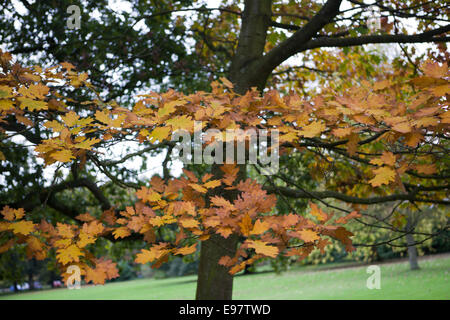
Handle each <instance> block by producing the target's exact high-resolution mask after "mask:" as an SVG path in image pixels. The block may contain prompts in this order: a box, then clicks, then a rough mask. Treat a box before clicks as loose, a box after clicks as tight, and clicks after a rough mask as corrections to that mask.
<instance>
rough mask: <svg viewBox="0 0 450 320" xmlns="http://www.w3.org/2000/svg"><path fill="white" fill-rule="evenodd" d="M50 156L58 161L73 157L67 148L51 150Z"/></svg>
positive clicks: (67, 160)
mask: <svg viewBox="0 0 450 320" xmlns="http://www.w3.org/2000/svg"><path fill="white" fill-rule="evenodd" d="M51 157H52V158H53V159H55V160H57V161H60V162H70V161H72V159H75V157H74V156H73V154H72V151H70V150H67V149H64V150H59V151H56V152H53V153H52V154H51Z"/></svg>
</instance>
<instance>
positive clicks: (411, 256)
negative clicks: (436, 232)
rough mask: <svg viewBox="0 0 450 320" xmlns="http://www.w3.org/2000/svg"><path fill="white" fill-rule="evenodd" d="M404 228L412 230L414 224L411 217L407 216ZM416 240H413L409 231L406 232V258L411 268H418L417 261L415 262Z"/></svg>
mask: <svg viewBox="0 0 450 320" xmlns="http://www.w3.org/2000/svg"><path fill="white" fill-rule="evenodd" d="M406 229H407V230H408V232H412V231H414V224H413V223H412V221H411V219H410V218H408V220H407V223H406ZM415 243H416V241H415V240H414V236H413V235H412V234H411V233H407V234H406V244H407V245H408V258H409V266H410V268H411V270H418V269H420V268H419V263H418V262H417V248H416V245H415Z"/></svg>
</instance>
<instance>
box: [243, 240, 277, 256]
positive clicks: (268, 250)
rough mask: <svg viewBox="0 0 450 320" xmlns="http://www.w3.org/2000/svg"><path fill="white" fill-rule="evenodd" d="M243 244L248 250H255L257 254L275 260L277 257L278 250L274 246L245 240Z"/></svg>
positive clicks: (258, 241)
mask: <svg viewBox="0 0 450 320" xmlns="http://www.w3.org/2000/svg"><path fill="white" fill-rule="evenodd" d="M245 243H246V244H247V245H248V247H249V248H253V249H255V252H256V253H257V254H262V255H264V256H267V257H272V258H275V257H276V256H277V255H278V252H279V250H278V248H277V247H274V246H269V245H267V242H264V241H260V240H247V241H245Z"/></svg>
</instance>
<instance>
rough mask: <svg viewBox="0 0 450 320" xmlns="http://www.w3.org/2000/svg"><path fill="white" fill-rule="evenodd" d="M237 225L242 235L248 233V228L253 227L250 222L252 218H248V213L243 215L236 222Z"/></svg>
mask: <svg viewBox="0 0 450 320" xmlns="http://www.w3.org/2000/svg"><path fill="white" fill-rule="evenodd" d="M238 226H239V227H240V229H241V232H242V234H243V235H244V236H248V235H249V233H250V230H252V228H253V224H252V219H251V218H250V216H249V215H248V213H247V214H245V215H244V217H243V218H242V220H241V221H240V222H239V223H238Z"/></svg>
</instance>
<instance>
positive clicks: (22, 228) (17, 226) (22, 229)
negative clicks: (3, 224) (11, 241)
mask: <svg viewBox="0 0 450 320" xmlns="http://www.w3.org/2000/svg"><path fill="white" fill-rule="evenodd" d="M35 226H36V225H35V224H34V223H33V222H31V221H24V220H21V221H18V222H16V223H11V224H10V226H9V229H10V230H12V231H13V232H14V233H15V234H23V235H24V236H26V235H27V234H30V233H31V232H33V231H34V228H35Z"/></svg>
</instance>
